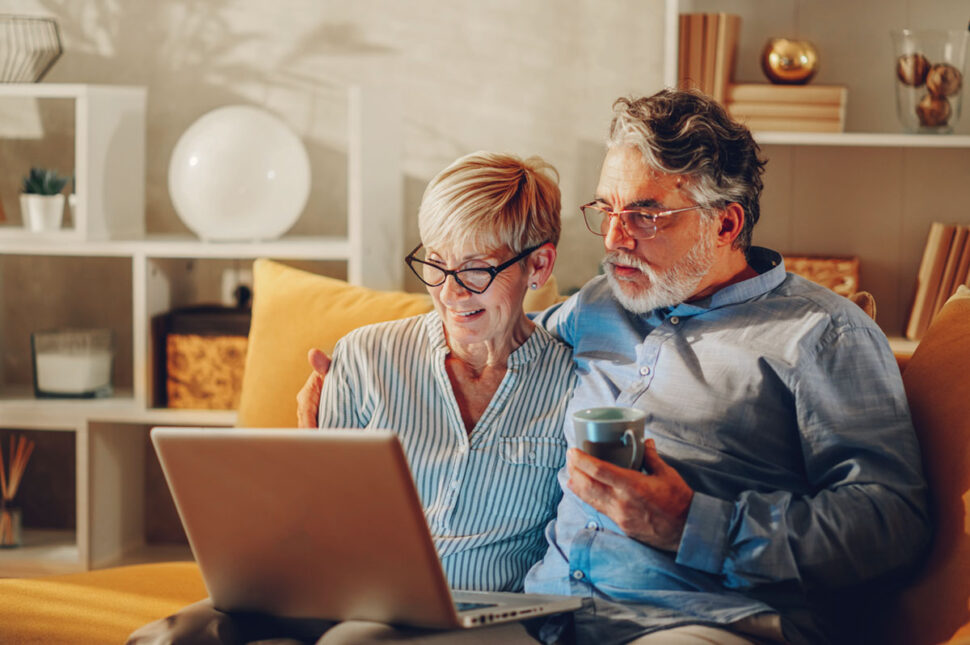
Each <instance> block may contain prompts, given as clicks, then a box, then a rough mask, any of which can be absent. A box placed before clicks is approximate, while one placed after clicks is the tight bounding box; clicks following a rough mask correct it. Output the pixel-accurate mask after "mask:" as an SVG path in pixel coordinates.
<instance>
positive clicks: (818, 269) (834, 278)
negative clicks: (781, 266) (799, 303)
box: [785, 255, 859, 297]
mask: <svg viewBox="0 0 970 645" xmlns="http://www.w3.org/2000/svg"><path fill="white" fill-rule="evenodd" d="M785 269H787V270H788V271H789V272H791V273H794V274H796V275H800V276H802V277H803V278H805V279H807V280H811V281H812V282H815V283H818V284H820V285H822V286H823V287H828V288H829V289H831V290H832V291H834V292H835V293H837V294H839V295H842V296H846V297H849V296H851V295H852V294H854V293H855V292H856V291H858V290H859V258H857V257H844V256H831V255H824V256H823V255H786V256H785Z"/></svg>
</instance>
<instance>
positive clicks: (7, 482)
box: [0, 435, 34, 548]
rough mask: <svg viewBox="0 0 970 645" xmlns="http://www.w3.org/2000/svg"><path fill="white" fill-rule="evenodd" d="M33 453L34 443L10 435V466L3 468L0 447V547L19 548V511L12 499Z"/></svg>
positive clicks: (0, 448) (21, 436)
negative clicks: (0, 495)
mask: <svg viewBox="0 0 970 645" xmlns="http://www.w3.org/2000/svg"><path fill="white" fill-rule="evenodd" d="M33 452H34V442H33V441H31V440H30V439H28V438H26V437H24V436H23V435H20V436H19V437H15V436H13V435H10V465H9V467H8V468H4V464H3V446H2V445H0V494H2V497H0V547H6V548H10V547H15V546H20V509H19V508H16V507H14V506H13V498H14V496H16V494H17V489H18V488H19V487H20V480H21V479H22V478H23V476H24V470H25V469H26V468H27V462H28V461H29V460H30V455H31V453H33Z"/></svg>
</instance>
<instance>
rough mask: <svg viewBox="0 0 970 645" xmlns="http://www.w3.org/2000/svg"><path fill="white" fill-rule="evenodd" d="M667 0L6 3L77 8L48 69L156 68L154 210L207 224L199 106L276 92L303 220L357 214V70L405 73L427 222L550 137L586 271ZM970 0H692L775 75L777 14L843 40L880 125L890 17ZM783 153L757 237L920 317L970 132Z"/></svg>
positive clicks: (827, 51) (173, 221)
mask: <svg viewBox="0 0 970 645" xmlns="http://www.w3.org/2000/svg"><path fill="white" fill-rule="evenodd" d="M663 8H664V2H663V0H649V1H647V0H527V1H526V0H514V1H513V0H504V1H501V2H499V1H495V0H490V1H487V2H486V1H483V0H475V1H473V0H458V1H446V0H408V1H405V0H364V1H355V2H351V1H349V0H340V1H321V0H276V1H275V2H267V1H266V0H208V1H203V0H85V1H81V0H16V1H14V0H0V12H4V13H32V14H48V15H53V16H55V17H56V18H57V19H58V20H59V22H60V25H61V29H62V32H63V38H64V41H65V47H66V53H65V55H64V56H63V58H62V59H61V60H60V61H59V62H58V63H57V64H56V65H55V67H54V68H53V70H52V71H51V73H50V75H49V76H48V78H47V79H46V80H48V81H52V82H91V83H127V84H140V85H146V86H147V87H148V88H149V92H150V98H149V132H148V155H149V159H148V186H147V193H148V194H147V213H146V222H147V227H148V230H149V231H150V232H180V231H182V232H184V231H186V230H187V229H185V227H184V226H183V225H182V223H181V222H180V221H179V219H178V217H177V216H176V215H175V213H174V211H173V209H172V206H171V202H170V200H169V198H168V193H167V188H166V173H167V164H168V159H169V156H170V154H171V150H172V148H173V146H174V145H175V142H176V141H177V139H178V137H179V135H180V133H181V132H182V131H184V129H185V128H186V127H187V126H188V125H190V124H191V123H192V122H193V121H194V120H195V119H196V118H198V117H199V116H201V115H202V114H203V113H205V112H206V111H208V110H210V109H213V108H215V107H218V106H221V105H225V104H229V103H253V104H257V105H263V106H266V107H268V108H270V109H272V110H274V111H276V112H277V113H279V114H281V115H282V116H283V117H284V118H285V119H286V120H287V121H288V122H289V123H290V124H291V125H292V126H293V127H294V129H295V130H296V131H297V132H298V133H299V134H300V135H301V136H302V137H303V138H304V141H305V142H306V144H307V147H308V149H309V152H310V156H311V160H312V165H313V192H312V195H311V199H310V204H309V207H308V209H307V212H306V213H305V215H304V217H303V218H302V219H301V220H300V221H299V222H298V223H297V225H296V227H295V228H294V232H297V233H339V232H342V229H343V215H342V213H343V210H344V208H345V206H346V188H345V182H346V171H345V169H344V162H345V156H344V155H345V149H346V134H345V126H346V120H347V114H346V109H345V103H344V101H345V89H346V87H347V86H348V85H349V84H351V83H356V82H367V83H384V84H388V85H391V86H393V87H395V88H396V89H397V90H398V91H399V92H400V95H401V102H400V105H398V106H393V107H394V108H396V109H400V110H401V111H402V112H403V116H404V122H405V128H406V130H405V150H404V171H405V174H406V204H405V212H406V217H407V228H406V230H407V237H408V239H407V240H406V242H411V241H413V240H414V239H415V238H416V226H415V221H414V220H415V215H414V214H415V211H416V209H417V205H418V202H419V200H420V197H421V192H422V190H423V187H424V185H425V183H426V182H427V180H428V179H429V178H430V177H431V176H432V175H433V174H434V173H435V172H436V171H437V170H438V169H440V168H441V167H442V166H444V165H445V164H446V163H448V162H449V161H450V160H452V159H453V158H455V157H457V156H459V155H461V154H464V153H466V152H469V151H472V150H476V149H494V150H504V151H511V152H515V153H519V154H523V155H528V154H540V155H542V156H544V157H546V158H547V159H548V160H549V161H550V162H552V163H553V164H555V165H556V167H557V168H558V169H559V171H560V173H561V177H562V180H561V184H562V188H563V194H564V223H565V233H564V236H563V241H562V245H561V255H560V262H559V266H558V267H557V270H556V272H557V276H558V278H559V281H560V284H561V285H563V286H564V287H566V288H570V287H575V286H578V285H580V284H581V283H583V282H584V281H585V280H586V279H587V278H588V277H589V276H591V275H593V274H594V273H595V272H596V270H597V260H598V258H599V255H600V252H601V251H600V245H599V243H598V241H597V240H596V239H595V238H593V237H592V236H590V235H589V234H587V233H586V232H585V231H584V229H583V227H582V223H581V220H580V219H579V217H578V215H577V207H578V206H579V204H581V203H582V202H583V201H584V200H585V199H587V198H588V196H589V194H590V192H591V191H592V189H593V187H594V185H595V180H596V177H597V175H598V166H599V162H600V159H601V154H602V149H601V141H602V138H603V136H604V132H605V128H606V125H607V121H608V117H609V105H610V102H611V101H612V99H613V98H615V97H616V96H618V95H621V94H627V93H648V92H651V91H653V90H655V89H657V88H659V87H660V86H661V84H662V73H661V60H662V51H663V42H662V24H661V17H662V14H663ZM966 8H967V3H966V0H934V2H932V3H926V2H922V1H920V0H892V1H890V2H883V1H882V0H865V1H857V2H845V1H844V0H725V1H718V2H714V1H713V0H684V2H683V9H684V10H692V9H696V10H712V9H720V10H729V11H739V12H740V13H742V14H743V15H744V16H745V18H744V24H743V27H742V40H741V49H740V56H741V60H740V61H739V65H738V77H739V79H740V80H748V81H763V80H764V79H763V77H762V76H761V75H760V72H759V70H758V63H757V53H758V51H759V50H760V46H761V43H762V42H763V41H764V39H765V38H766V37H767V36H769V35H782V34H785V35H796V36H809V37H811V38H812V39H813V40H815V41H816V44H817V45H818V47H819V50H820V52H821V60H822V67H821V71H820V73H819V76H818V78H817V81H816V82H819V83H844V84H847V85H848V86H849V87H850V95H849V97H850V98H849V111H848V126H849V129H850V130H854V131H876V132H879V131H881V132H898V131H899V128H898V126H897V124H896V122H895V112H894V107H893V103H892V101H893V99H892V76H891V72H890V69H891V68H890V64H891V63H890V62H886V61H891V56H892V50H891V48H890V43H889V38H888V30H889V29H890V28H892V27H897V26H900V25H909V26H918V27H928V26H935V27H940V26H949V27H957V28H964V27H965V26H966V20H967V17H968V15H967V12H966ZM880 61H882V62H880ZM958 131H959V132H961V133H968V132H970V117H965V118H964V119H963V121H962V123H961V124H960V125H959V127H958ZM765 153H766V155H767V156H768V157H769V159H770V163H769V167H768V173H767V177H766V190H765V195H764V204H763V208H762V213H763V215H762V222H761V223H760V224H759V227H758V229H757V230H756V232H755V242H756V243H759V244H763V245H766V246H771V247H774V248H777V249H778V250H780V251H782V252H790V253H819V254H826V253H830V254H855V255H858V256H859V257H860V258H861V260H862V286H863V288H866V289H869V290H870V291H872V292H873V293H874V294H875V295H876V298H877V301H878V303H879V322H880V324H881V325H882V326H883V328H884V329H885V330H886V331H887V333H889V334H890V335H898V334H900V333H901V330H902V327H903V325H904V324H905V318H906V315H907V311H908V307H909V301H910V298H911V295H912V290H913V285H914V280H915V274H916V268H917V266H918V264H919V259H920V254H921V252H922V246H923V242H924V240H925V236H926V231H927V229H928V227H929V223H930V222H931V221H933V220H935V219H939V220H944V221H954V222H961V223H970V211H968V208H967V207H966V204H967V203H970V182H968V181H966V177H970V153H968V151H967V150H966V149H957V150H939V149H899V148H838V147H820V148H815V147H795V146H766V147H765ZM0 190H2V188H0ZM8 210H9V209H8ZM26 273H27V272H25V271H24V272H21V274H26ZM411 286H412V287H413V286H414V285H413V284H412V285H411Z"/></svg>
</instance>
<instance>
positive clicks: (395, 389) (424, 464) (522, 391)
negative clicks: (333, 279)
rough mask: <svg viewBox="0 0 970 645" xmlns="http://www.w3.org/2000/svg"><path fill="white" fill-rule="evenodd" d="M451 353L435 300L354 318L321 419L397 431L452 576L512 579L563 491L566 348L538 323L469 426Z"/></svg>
mask: <svg viewBox="0 0 970 645" xmlns="http://www.w3.org/2000/svg"><path fill="white" fill-rule="evenodd" d="M448 353H449V349H448V346H447V344H446V342H445V335H444V329H443V326H442V323H441V319H440V317H439V316H438V314H437V312H430V313H428V314H424V315H421V316H415V317H413V318H406V319H403V320H396V321H392V322H386V323H378V324H375V325H368V326H366V327H361V328H359V329H356V330H354V331H353V332H351V333H350V334H348V335H347V336H345V337H344V338H343V339H341V340H340V342H338V343H337V346H336V348H335V349H334V355H333V363H332V365H331V368H330V372H329V374H328V375H327V378H326V379H325V381H324V386H323V392H322V394H321V398H320V418H319V422H320V424H319V425H320V427H321V428H374V429H389V430H392V431H394V432H396V433H397V435H398V437H399V438H400V440H401V443H402V445H403V446H404V452H405V454H406V455H407V458H408V463H409V464H410V466H411V472H412V475H413V477H414V481H415V484H416V486H417V490H418V495H419V497H420V498H421V502H422V505H423V506H424V509H425V517H426V518H427V520H428V525H429V527H430V529H431V534H432V536H433V538H434V542H435V546H436V547H437V550H438V554H439V556H440V557H441V562H442V565H443V567H444V570H445V575H446V576H447V578H448V581H449V583H450V584H451V586H452V587H453V588H455V589H474V590H504V591H519V590H521V589H522V583H523V579H524V577H525V574H526V572H527V571H528V570H529V567H530V566H532V565H533V564H534V563H535V562H537V561H538V560H539V558H540V557H541V556H542V554H543V552H544V551H545V548H546V542H545V538H544V537H543V529H544V527H545V525H546V524H547V523H548V522H549V521H550V520H551V519H552V518H553V517H554V515H555V511H556V504H557V503H558V501H559V499H560V496H561V493H560V490H559V486H558V485H557V482H556V471H557V470H558V469H559V467H561V466H562V464H563V463H564V462H565V452H566V444H565V440H564V438H563V435H562V426H563V419H564V416H565V411H566V406H567V405H568V403H569V399H570V396H571V394H572V386H573V383H574V381H575V377H574V375H573V369H572V362H571V361H572V354H571V352H570V350H569V348H568V347H567V346H566V345H564V344H563V343H561V342H560V341H558V340H556V339H554V338H553V337H552V336H551V335H550V334H549V333H548V332H547V331H546V330H544V329H542V328H539V327H537V328H536V329H535V330H534V331H533V332H532V334H531V336H530V337H529V338H528V340H526V342H525V343H523V344H522V345H521V346H520V347H519V348H517V349H516V350H515V351H514V352H512V354H511V355H510V356H509V358H508V370H507V372H506V374H505V377H504V378H503V379H502V382H501V384H500V385H499V387H498V390H497V391H496V392H495V395H494V396H493V397H492V400H491V402H490V403H489V405H488V408H487V409H486V410H485V412H484V414H483V415H482V417H481V419H479V421H478V424H477V425H476V426H475V428H474V430H473V431H472V432H471V434H468V433H467V432H466V430H465V425H464V423H463V422H462V419H461V413H460V412H459V409H458V402H457V401H456V399H455V395H454V392H453V390H452V387H451V381H450V380H449V378H448V374H447V372H446V371H445V357H446V356H447V355H448Z"/></svg>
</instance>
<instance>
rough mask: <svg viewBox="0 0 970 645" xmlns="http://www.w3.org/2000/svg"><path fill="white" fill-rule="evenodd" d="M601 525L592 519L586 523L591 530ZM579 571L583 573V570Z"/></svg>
mask: <svg viewBox="0 0 970 645" xmlns="http://www.w3.org/2000/svg"><path fill="white" fill-rule="evenodd" d="M599 527H600V525H599V524H597V523H596V521H595V520H590V521H589V522H587V523H586V528H588V529H589V530H591V531H595V530H596V529H598V528H599ZM577 573H581V572H577Z"/></svg>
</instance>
